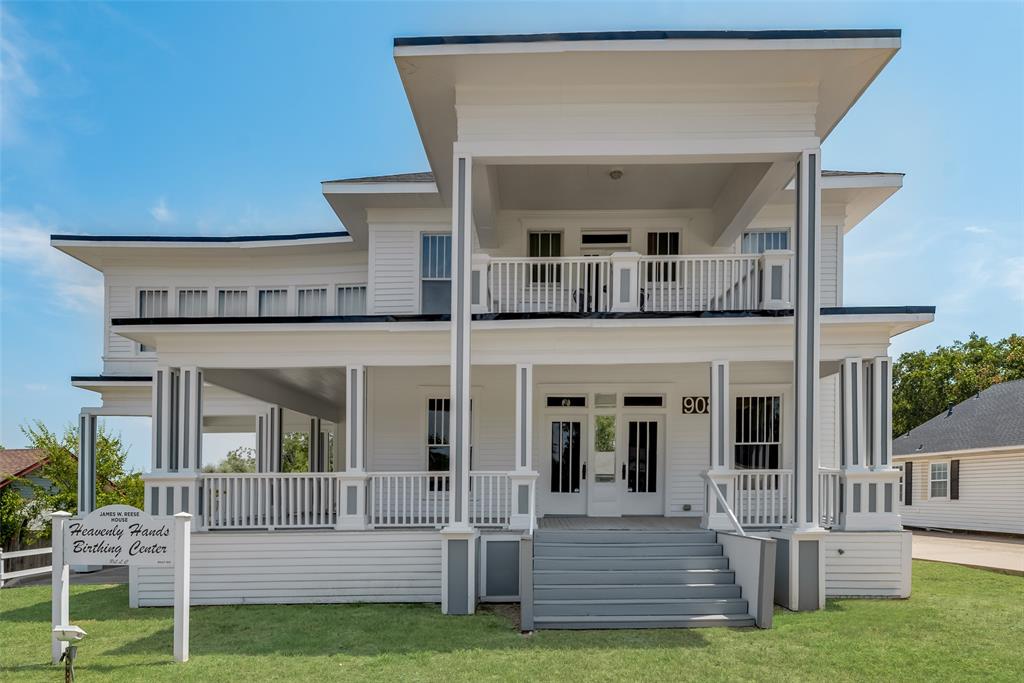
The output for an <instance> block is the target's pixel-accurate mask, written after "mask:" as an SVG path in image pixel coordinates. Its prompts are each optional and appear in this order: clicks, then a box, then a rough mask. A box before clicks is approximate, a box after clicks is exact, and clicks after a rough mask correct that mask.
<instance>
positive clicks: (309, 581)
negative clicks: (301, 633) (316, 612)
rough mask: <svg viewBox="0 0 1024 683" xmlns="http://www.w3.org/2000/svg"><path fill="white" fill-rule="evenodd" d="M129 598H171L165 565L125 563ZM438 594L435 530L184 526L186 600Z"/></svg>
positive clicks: (394, 598) (167, 601) (410, 598)
mask: <svg viewBox="0 0 1024 683" xmlns="http://www.w3.org/2000/svg"><path fill="white" fill-rule="evenodd" d="M130 600H131V605H132V606H133V607H169V606H171V605H172V604H173V602H174V585H173V574H172V572H171V570H170V569H164V568H156V567H140V568H138V569H135V570H133V571H132V572H131V581H130ZM440 601H441V534H440V533H439V532H438V531H436V530H415V531H378V532H375V531H361V532H338V531H308V532H301V531H289V532H287V533H282V532H262V531H244V532H224V531H218V532H211V533H194V534H192V604H193V605H238V604H261V603H262V604H266V603H271V604H287V603H343V602H440Z"/></svg>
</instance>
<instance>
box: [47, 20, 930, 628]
mask: <svg viewBox="0 0 1024 683" xmlns="http://www.w3.org/2000/svg"><path fill="white" fill-rule="evenodd" d="M899 46H900V34H899V31H892V30H869V31H849V30H830V31H752V32H751V31H741V32H733V31H696V32H693V31H663V32H662V31H657V32H648V31H645V32H625V33H600V34H556V35H520V36H457V37H426V38H400V39H396V40H395V43H394V58H395V62H396V66H397V68H398V70H399V73H400V74H401V78H402V83H403V85H404V87H405V91H406V94H407V96H408V100H409V104H410V106H411V108H412V112H413V115H414V117H415V120H416V123H417V126H418V128H419V131H420V135H421V138H422V141H423V145H424V148H425V151H426V155H427V158H428V160H429V164H430V171H429V172H423V173H406V174H399V175H393V176H379V177H364V178H350V179H341V180H328V181H324V182H323V183H322V192H323V195H324V198H325V199H326V201H327V202H328V203H329V204H330V206H331V207H332V208H333V210H334V211H335V213H336V214H337V216H338V218H339V220H340V222H341V227H340V228H339V230H338V231H336V232H327V233H315V234H288V235H256V236H243V237H216V238H203V237H185V236H183V237H146V236H132V237H124V236H78V235H74V236H73V235H54V236H53V237H52V244H53V246H54V247H56V248H58V249H60V250H62V251H64V252H65V253H67V254H69V255H71V256H73V257H74V258H76V259H78V260H80V261H82V262H84V263H86V264H88V265H90V266H92V267H94V268H96V269H97V270H99V271H101V272H102V273H103V276H104V282H105V292H106V299H105V310H104V331H103V335H104V336H103V364H102V367H103V370H102V372H101V373H100V374H98V375H93V376H79V377H73V378H72V383H73V384H74V385H75V386H77V387H82V388H85V389H89V390H92V391H94V392H96V393H97V394H98V395H99V398H100V399H101V401H102V405H101V406H100V407H88V408H84V409H83V410H82V414H81V427H82V433H83V435H84V437H83V439H82V443H83V446H82V453H81V459H80V463H81V474H82V477H81V481H82V491H81V495H80V506H81V511H82V512H86V511H88V510H90V509H92V507H93V505H94V501H95V496H94V494H93V491H94V490H95V481H94V480H95V469H94V466H93V465H92V462H93V459H92V450H93V444H94V440H95V436H94V435H95V429H96V427H95V425H96V419H97V417H100V416H107V415H144V416H152V425H153V430H152V431H153V449H152V462H151V466H150V471H149V472H148V473H147V474H146V476H145V480H146V507H147V509H148V511H149V512H152V513H155V514H170V513H176V512H179V511H188V512H190V513H191V514H192V515H193V516H194V518H193V519H194V534H193V541H192V543H193V549H192V582H193V583H192V586H193V587H192V598H193V601H194V602H196V603H200V604H220V603H249V602H350V601H351V602H355V601H404V602H410V601H421V602H439V603H441V606H442V609H443V610H444V611H445V612H446V613H450V614H464V613H471V612H472V611H473V610H474V608H475V605H476V604H477V602H478V601H480V600H506V601H517V600H518V601H521V603H522V612H523V627H524V628H525V629H529V628H534V627H536V628H558V627H562V628H574V627H575V628H579V627H617V626H665V625H670V626H689V625H714V624H735V625H748V624H752V623H756V624H758V625H761V626H766V625H769V624H770V620H771V607H772V603H773V602H777V603H778V604H781V605H784V606H786V607H789V608H791V609H817V608H820V607H821V606H823V605H824V600H825V597H826V596H827V595H828V596H831V595H864V596H906V595H908V594H909V590H910V580H909V576H910V564H909V557H910V555H909V550H910V546H909V539H908V536H907V534H905V533H904V532H903V531H902V528H901V525H900V518H899V515H898V511H897V508H896V505H897V495H898V490H897V488H896V487H897V483H898V472H896V471H895V470H894V469H893V467H892V462H891V427H890V425H891V416H890V412H891V410H890V408H891V393H890V392H891V369H892V363H891V359H890V358H889V356H888V349H889V343H890V339H891V338H892V337H893V336H895V335H898V334H900V333H902V332H905V331H907V330H910V329H912V328H915V327H917V326H920V325H923V324H926V323H928V322H929V321H931V320H932V317H933V314H934V309H933V308H931V307H920V306H880V307H855V308H850V307H845V306H844V305H843V280H844V259H843V244H844V240H845V238H846V235H847V233H848V232H849V231H850V230H852V229H854V228H855V227H856V226H857V224H858V223H859V222H860V221H861V220H862V219H864V218H865V217H866V216H867V215H868V214H870V213H871V212H872V211H874V210H875V209H877V208H878V207H879V206H880V205H881V204H882V203H883V202H884V201H885V200H886V199H887V198H888V197H890V196H891V195H892V194H893V193H895V192H896V191H897V190H898V189H899V188H900V186H901V183H902V176H901V175H900V174H894V173H858V172H842V171H823V170H822V167H823V163H824V160H823V159H822V155H821V143H822V141H823V140H824V139H825V138H826V137H827V136H828V135H829V133H830V132H831V131H832V130H833V128H835V126H836V125H838V124H839V123H840V121H841V120H842V118H843V116H844V115H845V114H846V112H847V111H848V110H849V109H850V108H851V107H852V106H853V105H854V104H855V102H856V101H857V99H858V97H859V96H860V95H861V93H863V92H864V90H865V89H866V88H867V87H868V86H869V85H870V84H871V82H872V81H873V80H874V78H875V77H876V76H877V75H878V73H879V72H880V71H881V70H882V68H883V67H884V66H885V65H886V63H887V62H888V61H889V60H890V59H891V58H892V57H893V56H894V55H895V53H896V52H897V50H898V49H899ZM350 134H353V135H355V134H358V132H351V133H350ZM895 294H898V293H894V295H895ZM212 432H230V433H238V432H250V433H254V434H255V440H256V444H257V472H255V473H251V474H214V473H203V472H202V471H201V469H202V466H203V464H204V455H203V452H202V437H203V434H204V433H212ZM291 432H308V434H309V435H310V439H309V443H310V447H309V450H310V453H309V466H308V471H301V472H294V471H282V470H284V469H288V468H287V467H286V466H285V463H284V462H283V460H282V457H281V456H282V448H281V444H282V438H283V436H284V435H286V434H288V433H291ZM131 599H132V603H133V604H134V605H139V606H147V605H165V604H169V603H170V601H171V599H172V586H171V576H170V574H169V573H168V572H166V571H163V570H160V569H139V570H135V571H133V572H132V579H131Z"/></svg>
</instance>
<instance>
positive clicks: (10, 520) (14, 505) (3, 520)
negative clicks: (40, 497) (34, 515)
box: [0, 486, 30, 550]
mask: <svg viewBox="0 0 1024 683" xmlns="http://www.w3.org/2000/svg"><path fill="white" fill-rule="evenodd" d="M28 508H29V503H28V501H26V500H25V499H24V498H23V497H22V495H21V492H20V491H18V489H17V487H15V486H5V487H4V488H2V489H0V548H3V549H4V550H17V549H19V548H20V547H21V543H22V540H23V539H24V538H25V537H26V536H28V535H29V534H28V522H29V519H30V513H29V509H28Z"/></svg>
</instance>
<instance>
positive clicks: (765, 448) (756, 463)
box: [733, 396, 782, 470]
mask: <svg viewBox="0 0 1024 683" xmlns="http://www.w3.org/2000/svg"><path fill="white" fill-rule="evenodd" d="M735 423H736V429H735V441H734V442H733V455H734V457H735V460H736V469H738V470H748V469H767V470H776V469H778V468H779V456H780V451H781V446H782V397H781V396H737V397H736V414H735Z"/></svg>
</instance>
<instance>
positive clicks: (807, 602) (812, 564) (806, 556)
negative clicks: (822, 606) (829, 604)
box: [797, 541, 821, 612]
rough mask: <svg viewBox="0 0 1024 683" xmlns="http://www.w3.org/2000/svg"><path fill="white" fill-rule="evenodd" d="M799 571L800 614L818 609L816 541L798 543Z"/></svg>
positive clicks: (818, 586)
mask: <svg viewBox="0 0 1024 683" xmlns="http://www.w3.org/2000/svg"><path fill="white" fill-rule="evenodd" d="M797 555H798V562H799V567H800V569H799V571H800V573H799V574H798V575H797V578H798V579H799V582H800V584H799V591H800V595H799V597H798V600H797V609H799V610H800V611H801V612H804V611H809V610H816V609H818V591H819V589H820V588H821V586H820V584H819V581H818V570H819V567H818V541H799V546H798V549H797Z"/></svg>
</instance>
